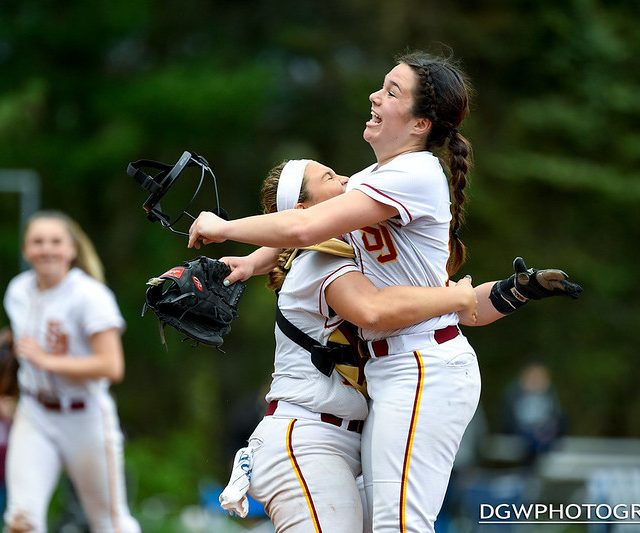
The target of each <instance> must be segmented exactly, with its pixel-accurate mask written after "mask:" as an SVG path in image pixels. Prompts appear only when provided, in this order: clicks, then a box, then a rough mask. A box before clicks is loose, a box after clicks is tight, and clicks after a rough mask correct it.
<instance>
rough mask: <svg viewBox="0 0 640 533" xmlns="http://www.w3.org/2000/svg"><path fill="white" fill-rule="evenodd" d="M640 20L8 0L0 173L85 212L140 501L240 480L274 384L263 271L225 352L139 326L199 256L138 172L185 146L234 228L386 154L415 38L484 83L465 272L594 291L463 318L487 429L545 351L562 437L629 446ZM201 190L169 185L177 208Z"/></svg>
mask: <svg viewBox="0 0 640 533" xmlns="http://www.w3.org/2000/svg"><path fill="white" fill-rule="evenodd" d="M639 16H640V4H639V3H638V2H637V1H635V0H610V1H600V2H598V1H595V0H565V1H561V2H558V1H557V0H536V1H532V0H492V1H485V2H476V1H471V0H467V1H456V2H435V1H430V0H429V1H424V0H423V1H418V0H395V1H394V2H390V1H388V0H386V1H382V0H367V1H364V0H340V1H336V0H325V1H322V2H319V1H317V2H312V1H308V0H307V1H305V0H280V1H278V2H276V1H268V0H262V1H252V2H211V1H209V2H207V1H204V0H200V1H199V0H181V1H165V2H159V1H143V0H126V1H123V0H110V1H109V2H106V1H94V2H84V1H81V0H67V1H65V2H54V1H51V0H19V1H18V0H0V169H5V170H6V169H31V170H34V171H36V172H37V173H38V174H39V176H40V177H41V180H42V207H46V208H58V209H62V210H64V211H66V212H68V213H69V214H70V215H72V216H73V217H74V218H76V219H77V220H78V221H79V222H80V223H81V225H82V226H83V227H84V228H85V229H86V230H87V232H88V233H89V235H90V236H91V237H92V239H93V241H94V242H95V244H96V246H97V248H98V250H99V252H100V255H101V257H102V259H103V261H104V263H105V265H106V269H107V277H108V283H109V285H110V286H111V288H112V289H113V290H114V291H115V293H116V295H117V298H118V301H119V303H120V306H121V308H122V311H123V313H124V315H125V318H126V319H127V323H128V329H127V331H126V333H125V336H124V343H125V348H126V356H127V375H126V379H125V381H124V382H123V383H122V384H120V385H117V386H116V387H114V388H113V392H114V395H115V396H116V398H117V401H118V405H119V412H120V416H121V422H122V425H123V429H124V430H125V433H126V435H127V438H128V444H127V469H128V471H129V472H130V476H131V478H132V480H133V481H132V484H133V485H134V486H135V490H134V491H132V495H131V498H132V499H133V500H134V501H133V504H134V508H139V507H140V506H144V505H145V502H147V503H148V502H149V501H155V502H156V503H157V502H161V505H162V506H163V508H165V509H168V510H169V511H168V512H171V510H174V509H178V508H180V507H181V506H184V505H187V504H190V503H196V502H197V501H198V487H199V485H201V484H202V483H203V482H206V481H207V480H213V481H216V480H217V481H218V482H224V481H226V477H227V474H228V466H229V463H230V461H231V459H232V451H233V450H234V449H235V446H236V445H239V444H241V441H242V438H243V436H246V435H245V432H246V431H247V430H248V429H249V430H250V428H251V425H252V424H253V423H254V421H255V417H256V416H257V415H256V414H255V413H256V412H257V410H259V409H260V408H261V407H259V406H257V401H256V398H259V397H260V396H261V394H263V393H264V390H261V389H263V388H264V386H265V384H266V383H268V381H269V377H270V372H271V369H272V359H273V339H272V336H273V307H274V299H273V296H272V294H270V293H269V291H268V290H267V289H266V288H265V287H264V280H262V279H256V280H252V281H251V282H250V283H249V287H248V290H247V293H246V295H245V297H244V299H243V301H242V302H241V306H240V314H241V318H240V319H239V320H238V321H236V322H235V323H234V325H233V331H232V332H231V334H230V335H229V336H228V338H227V339H226V340H225V344H224V347H223V349H224V352H225V353H220V352H218V351H215V350H211V349H207V348H203V347H197V348H193V347H191V346H190V345H189V343H183V342H181V338H180V336H179V335H178V334H176V333H174V332H173V331H167V342H168V346H169V349H168V351H165V350H164V349H163V347H162V345H161V342H160V338H159V335H158V324H157V320H155V317H154V316H153V315H151V314H149V315H147V316H145V317H144V318H140V310H141V306H142V302H143V294H144V289H145V286H144V283H145V281H146V280H147V279H148V278H149V277H151V276H153V275H157V274H160V273H162V272H164V271H165V270H166V269H168V268H169V267H172V266H174V265H176V264H178V263H180V262H182V261H183V260H186V259H189V258H192V257H195V256H196V255H198V252H195V251H193V250H188V249H187V248H186V238H182V237H177V236H174V235H171V234H170V233H168V232H166V231H165V230H162V229H161V228H160V226H159V225H157V224H151V223H149V222H148V221H146V220H145V216H144V212H143V210H142V209H141V204H142V202H143V201H144V199H145V198H146V193H145V192H144V191H143V190H142V189H141V188H140V187H139V186H138V185H137V184H136V183H135V182H134V181H133V180H132V179H131V178H129V177H128V176H127V175H126V166H127V163H128V162H129V161H133V160H136V159H140V158H148V159H155V160H159V161H163V162H165V163H174V162H175V161H176V160H177V159H178V157H179V156H180V154H181V153H182V151H183V150H193V151H195V152H197V153H199V154H202V155H204V156H205V157H206V158H207V159H208V160H209V162H210V163H211V166H212V168H213V170H214V172H215V174H216V176H217V178H218V186H219V189H220V195H221V199H222V205H223V207H224V208H225V209H226V210H227V211H229V213H230V214H231V217H232V218H237V217H241V216H246V215H250V214H255V213H257V212H258V209H259V208H258V200H257V196H258V189H259V186H260V183H261V181H262V179H263V177H264V176H265V174H266V172H267V170H268V169H269V168H271V167H272V166H273V165H274V164H276V163H278V162H279V161H281V160H282V159H284V158H287V157H296V158H301V157H305V158H315V159H318V160H320V161H322V162H324V163H326V164H328V165H330V166H332V167H333V168H334V169H335V170H336V171H338V172H339V173H343V174H351V173H354V172H356V171H357V170H360V169H361V168H363V167H364V166H366V165H368V164H370V163H371V162H373V153H372V151H371V149H370V148H369V146H368V145H367V144H366V143H365V142H364V141H363V140H362V130H363V128H364V123H365V121H366V120H367V119H368V118H369V109H370V103H369V101H368V95H369V94H370V93H371V92H372V91H373V90H374V89H377V88H378V87H379V86H380V85H381V83H382V78H383V76H384V74H385V73H386V72H387V71H388V69H389V68H390V67H391V66H392V65H393V57H394V55H395V54H396V53H398V52H402V51H404V50H405V49H407V48H410V49H414V48H422V49H428V50H431V51H435V52H443V51H444V53H447V46H450V47H451V48H452V49H453V51H454V52H455V56H456V57H458V58H459V59H461V60H462V64H463V67H464V69H465V70H466V71H467V72H468V74H469V75H470V77H471V79H472V81H473V84H474V86H475V91H476V94H475V97H474V102H473V108H472V114H471V117H470V119H469V120H468V121H467V123H466V124H465V126H464V128H463V133H464V134H465V135H466V136H467V137H468V138H469V139H471V141H472V143H473V147H474V153H475V167H474V170H473V173H472V176H471V185H470V189H469V196H470V203H469V206H468V217H467V224H466V227H465V230H464V233H463V240H464V241H465V243H466V244H467V246H468V249H469V257H468V261H467V263H466V265H465V266H464V267H463V270H462V271H461V272H460V275H463V274H465V273H471V274H472V275H473V277H474V280H475V281H476V282H481V281H485V280H490V279H496V278H498V277H505V276H507V275H509V274H510V272H511V262H512V260H513V258H514V257H515V256H516V255H521V256H523V257H524V258H525V260H526V261H527V263H528V264H529V266H537V267H561V268H563V269H564V270H566V271H567V272H568V273H569V274H570V275H571V279H572V280H574V281H577V282H579V283H581V284H582V285H583V286H584V289H585V292H584V294H583V297H582V298H581V299H580V300H579V301H571V300H569V299H566V300H565V299H552V300H547V301H544V302H540V303H534V304H532V305H529V306H528V307H525V308H524V309H523V310H522V311H521V312H519V313H517V314H516V315H514V316H513V317H510V318H508V319H507V320H504V321H502V322H501V323H498V324H495V325H492V326H490V327H487V328H477V329H469V328H467V330H466V331H465V333H466V334H467V335H468V337H469V338H470V340H471V342H472V344H473V345H474V347H475V348H476V351H477V353H478V355H479V358H480V364H481V370H482V373H483V395H482V403H483V405H484V407H485V409H486V411H487V413H488V416H489V421H490V424H491V426H492V427H493V428H495V430H498V428H499V423H500V420H499V416H500V405H499V403H500V399H501V396H502V392H503V390H504V387H505V385H506V384H507V383H508V382H509V381H511V380H512V379H513V377H514V376H515V374H516V373H517V371H518V369H519V368H520V367H521V366H522V365H523V364H524V362H525V361H527V360H528V359H529V358H531V357H539V358H544V359H545V361H546V362H547V363H548V364H549V366H550V368H551V370H552V373H553V377H554V381H555V383H556V386H557V387H558V389H559V394H560V399H561V401H562V403H563V405H564V406H565V409H566V410H567V413H568V417H569V421H570V426H569V433H570V434H572V435H591V436H614V437H616V436H621V437H624V436H635V437H637V436H638V435H639V434H640V393H639V392H638V385H637V380H638V373H637V369H638V355H637V351H638V331H639V330H640V327H639V326H640V320H639V312H640V303H639V296H640V295H639V290H638V282H637V280H636V275H637V266H638V264H639V263H640V252H639V251H638V250H639V247H638V241H639V237H640V224H639V215H638V209H637V204H638V200H639V199H640V171H639V170H638V163H639V162H640V133H639V132H640V129H639V128H638V126H640V99H639V98H638V93H639V92H640V61H639V60H638V54H639V53H640V32H638V29H637V20H638V17H639ZM197 177H198V176H195V177H194V178H193V179H197ZM192 183H194V182H193V181H191V182H189V181H188V180H186V179H185V183H182V182H181V187H182V188H183V189H184V190H181V189H180V187H176V191H175V196H174V197H173V200H172V201H173V202H175V203H176V205H179V204H180V202H182V201H183V199H184V200H186V199H188V197H189V196H190V192H191V189H190V188H189V187H191V184H192ZM209 185H210V184H208V185H207V187H208V186H209ZM205 189H206V187H205ZM203 192H204V193H205V196H204V198H205V204H204V205H201V207H202V208H204V207H207V205H208V206H210V203H209V204H207V203H206V202H208V200H207V198H208V199H210V198H212V195H211V191H208V192H207V191H206V190H205V191H203ZM207 195H208V196H207ZM17 200H18V196H17V194H6V193H5V194H0V213H1V216H0V261H1V263H0V264H1V270H0V288H2V292H4V287H5V286H6V283H7V282H8V281H9V280H10V279H11V277H13V276H14V275H16V274H17V273H18V272H19V269H20V266H21V265H20V259H19V257H20V256H19V247H20V236H19V228H18V220H19V208H18V201H17ZM199 201H201V198H199ZM251 249H252V248H251V247H247V246H244V245H238V244H234V243H225V244H222V245H216V246H215V247H214V246H211V247H209V248H207V249H206V253H207V254H208V255H210V256H213V257H220V256H223V255H231V254H244V253H246V252H248V251H250V250H251ZM4 323H6V315H4V312H3V311H1V312H0V324H4ZM247 428H248V429H247ZM151 498H153V500H150V499H151Z"/></svg>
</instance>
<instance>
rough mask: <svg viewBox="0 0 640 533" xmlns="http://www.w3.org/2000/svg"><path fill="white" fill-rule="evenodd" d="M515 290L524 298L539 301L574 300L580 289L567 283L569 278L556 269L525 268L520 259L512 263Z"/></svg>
mask: <svg viewBox="0 0 640 533" xmlns="http://www.w3.org/2000/svg"><path fill="white" fill-rule="evenodd" d="M513 268H514V270H515V272H516V274H515V276H516V277H515V288H516V289H517V290H518V292H519V293H520V294H521V295H523V296H524V297H525V298H530V299H532V300H540V299H542V298H548V297H549V296H569V297H571V298H573V299H576V298H578V297H579V296H580V294H581V293H582V287H581V286H580V285H578V284H577V283H573V282H571V281H569V276H568V275H567V274H566V273H565V272H563V271H562V270H559V269H557V268H546V269H537V268H527V265H526V264H525V262H524V259H522V257H516V258H515V260H514V261H513Z"/></svg>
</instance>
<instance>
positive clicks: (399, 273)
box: [347, 152, 458, 340]
mask: <svg viewBox="0 0 640 533" xmlns="http://www.w3.org/2000/svg"><path fill="white" fill-rule="evenodd" d="M350 190H358V191H361V192H363V193H364V194H366V195H367V196H369V197H371V198H373V199H374V200H376V201H378V202H381V203H383V204H386V205H390V206H393V207H395V208H396V209H397V210H398V213H399V216H397V217H395V218H393V219H390V220H387V221H385V222H382V223H380V224H376V225H374V226H367V227H364V228H361V229H359V230H355V231H352V232H351V233H350V234H349V240H350V243H351V245H352V246H353V248H354V250H355V252H356V260H357V261H358V263H359V265H360V267H361V270H362V272H363V273H364V274H365V275H366V276H367V277H368V278H369V279H370V280H371V281H372V282H373V284H374V285H375V286H376V287H385V286H390V285H412V286H421V287H443V286H445V284H446V282H447V279H448V275H447V272H446V269H445V265H446V263H447V259H448V257H449V222H450V220H451V212H450V200H449V185H448V182H447V178H446V176H445V174H444V172H443V170H442V167H441V166H440V163H439V161H438V159H437V158H436V157H435V156H434V155H433V154H431V153H430V152H410V153H407V154H403V155H400V156H398V157H396V158H395V159H393V160H392V161H391V162H389V163H387V164H385V165H382V166H380V167H379V166H378V165H372V166H370V167H368V168H366V169H364V170H362V171H361V172H358V173H357V174H355V175H353V176H352V177H351V178H350V179H349V182H348V184H347V191H350ZM457 323H458V315H457V314H455V313H450V314H446V315H443V316H440V317H436V318H432V319H430V320H427V321H424V322H421V323H419V324H416V325H414V326H410V327H407V328H402V329H398V330H387V331H372V330H363V329H361V330H360V335H361V336H362V338H363V339H365V340H377V339H384V338H388V337H393V336H396V335H404V334H415V333H422V332H428V331H433V330H436V329H440V328H444V327H446V326H449V325H452V324H457Z"/></svg>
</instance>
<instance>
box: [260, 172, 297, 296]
mask: <svg viewBox="0 0 640 533" xmlns="http://www.w3.org/2000/svg"><path fill="white" fill-rule="evenodd" d="M286 164H287V161H283V162H282V163H280V164H278V165H276V166H275V167H273V168H272V169H271V170H270V171H269V174H268V175H267V177H266V178H265V180H264V182H263V183H262V188H261V190H260V203H261V204H262V210H263V212H264V213H265V214H268V213H275V212H276V211H278V183H280V175H281V174H282V169H283V168H284V166H285V165H286ZM308 199H309V193H308V192H307V188H306V179H303V180H302V187H301V188H300V196H299V197H298V202H306V201H307V200H308ZM293 250H294V249H293V248H289V249H286V250H283V251H282V252H281V253H280V255H279V256H278V261H277V263H276V266H275V268H274V269H273V270H272V271H271V272H269V274H268V281H267V287H268V288H269V289H273V290H275V291H277V290H279V289H280V287H282V283H283V282H284V278H285V276H286V275H287V272H286V270H285V268H284V265H286V263H287V261H288V260H289V257H291V254H292V253H293Z"/></svg>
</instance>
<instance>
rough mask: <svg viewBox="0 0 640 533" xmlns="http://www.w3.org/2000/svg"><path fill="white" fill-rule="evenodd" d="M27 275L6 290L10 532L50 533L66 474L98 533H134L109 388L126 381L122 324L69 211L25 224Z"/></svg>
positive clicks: (48, 213)
mask: <svg viewBox="0 0 640 533" xmlns="http://www.w3.org/2000/svg"><path fill="white" fill-rule="evenodd" d="M23 255H24V258H25V259H26V261H27V262H28V263H29V264H30V266H31V269H30V270H28V271H26V272H23V273H21V274H19V275H18V276H16V277H15V278H14V279H13V280H11V282H10V283H9V286H8V288H7V291H6V294H5V297H4V305H5V309H6V312H7V315H8V316H9V319H10V321H11V328H12V330H13V335H14V346H15V352H16V355H17V357H18V360H19V363H20V368H19V371H18V381H19V388H20V399H19V402H18V405H17V409H16V412H15V418H14V421H13V426H12V428H11V432H10V435H9V446H8V452H7V472H6V475H7V493H8V501H7V509H6V512H5V515H4V519H5V528H6V531H8V532H9V533H17V532H26V531H29V532H37V533H40V532H44V531H46V530H47V510H48V506H49V502H50V500H51V497H52V494H53V491H54V489H55V488H56V486H57V483H58V480H59V478H60V475H61V472H62V470H63V469H64V470H65V471H66V472H67V474H68V476H69V478H70V479H71V481H72V483H73V485H74V488H75V491H76V493H77V494H78V497H79V499H80V501H81V503H82V506H83V508H84V511H85V513H86V515H87V518H88V520H89V523H90V525H91V529H92V531H100V532H102V533H111V532H113V533H115V532H119V533H138V532H139V531H140V527H139V525H138V523H137V521H136V520H135V519H134V518H133V517H132V516H131V514H130V512H129V508H128V505H127V499H126V491H125V480H124V464H123V463H124V456H123V436H122V432H121V430H120V424H119V420H118V415H117V411H116V406H115V403H114V401H113V399H112V397H111V396H110V394H109V392H108V389H109V385H110V384H111V383H117V382H119V381H121V380H122V378H123V376H124V354H123V349H122V343H121V332H122V330H123V328H124V320H123V318H122V315H121V314H120V310H119V309H118V305H117V303H116V300H115V297H114V295H113V293H112V292H111V291H110V290H109V289H108V288H107V286H106V285H105V284H104V275H103V270H102V264H101V262H100V259H99V258H98V256H97V254H96V251H95V249H94V247H93V244H92V243H91V241H90V240H89V238H88V237H87V236H86V234H85V233H84V231H83V230H82V229H81V228H80V227H79V226H78V224H77V223H75V222H74V221H73V220H72V219H71V218H70V217H68V216H67V215H66V214H64V213H61V212H58V211H42V212H39V213H36V214H35V215H33V216H32V217H31V218H30V219H29V222H28V224H27V227H26V230H25V235H24V242H23Z"/></svg>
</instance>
